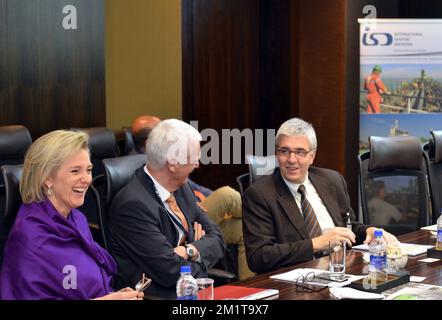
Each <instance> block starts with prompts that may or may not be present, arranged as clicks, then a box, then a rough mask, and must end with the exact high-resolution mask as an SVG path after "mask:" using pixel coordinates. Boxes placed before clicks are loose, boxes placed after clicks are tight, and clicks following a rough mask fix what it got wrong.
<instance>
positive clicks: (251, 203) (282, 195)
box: [243, 167, 367, 273]
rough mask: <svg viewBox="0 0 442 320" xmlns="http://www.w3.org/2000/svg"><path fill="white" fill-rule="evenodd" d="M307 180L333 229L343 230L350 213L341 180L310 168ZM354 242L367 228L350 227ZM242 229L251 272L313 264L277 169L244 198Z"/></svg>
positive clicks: (300, 218)
mask: <svg viewBox="0 0 442 320" xmlns="http://www.w3.org/2000/svg"><path fill="white" fill-rule="evenodd" d="M309 179H310V181H311V182H312V184H313V186H314V187H315V189H316V191H317V192H318V194H319V197H320V198H321V199H322V201H323V203H324V205H325V207H326V208H327V210H328V212H329V213H330V215H331V217H332V219H333V222H334V224H335V225H336V226H341V227H344V226H345V219H344V217H345V214H346V212H347V210H348V209H350V211H351V215H352V221H355V216H354V213H353V211H352V210H351V207H350V200H349V196H348V193H347V186H346V183H345V180H344V178H343V177H342V176H341V175H340V174H339V173H338V172H336V171H332V170H328V169H320V168H315V167H310V169H309ZM352 227H353V232H354V233H355V234H356V236H357V241H358V242H362V241H363V240H364V239H365V231H366V229H367V226H364V225H361V224H359V223H353V226H352ZM243 229H244V241H245V245H246V254H247V261H248V264H249V267H250V269H251V270H253V271H255V272H257V273H265V272H268V271H271V270H276V269H279V268H281V267H285V266H290V265H294V264H297V263H300V262H304V261H308V260H312V259H313V257H314V254H313V244H312V241H311V239H310V237H309V234H308V231H307V229H306V227H305V224H304V218H303V216H302V214H301V212H300V210H299V208H298V206H297V204H296V201H295V199H294V198H293V195H292V194H291V192H290V190H289V188H288V186H287V184H286V183H285V182H284V180H283V179H282V177H281V173H280V171H279V169H275V172H274V173H273V174H272V175H268V176H265V177H262V178H260V179H258V180H257V181H256V182H254V183H253V185H251V186H250V187H249V188H248V189H247V190H246V192H245V194H244V201H243Z"/></svg>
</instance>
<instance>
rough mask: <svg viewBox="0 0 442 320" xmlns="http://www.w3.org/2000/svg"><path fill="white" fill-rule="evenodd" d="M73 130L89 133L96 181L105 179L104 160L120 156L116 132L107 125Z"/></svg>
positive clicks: (93, 173) (93, 174) (93, 172)
mask: <svg viewBox="0 0 442 320" xmlns="http://www.w3.org/2000/svg"><path fill="white" fill-rule="evenodd" d="M72 130H80V131H83V132H86V133H87V134H88V136H89V150H90V153H91V162H92V164H93V166H94V167H93V169H92V176H93V177H94V183H95V181H96V180H99V179H104V178H105V177H104V173H105V170H104V167H103V162H102V160H103V159H107V158H114V157H117V156H118V147H117V140H116V138H115V133H114V132H113V131H112V130H111V129H108V128H105V127H91V128H73V129H72ZM94 185H95V184H94Z"/></svg>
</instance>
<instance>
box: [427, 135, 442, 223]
mask: <svg viewBox="0 0 442 320" xmlns="http://www.w3.org/2000/svg"><path fill="white" fill-rule="evenodd" d="M431 135H432V140H430V142H429V143H427V144H426V145H424V147H423V148H424V150H425V152H426V157H425V160H426V162H427V167H428V178H429V180H430V194H431V206H432V217H431V221H432V223H433V224H436V222H437V218H439V214H440V213H441V211H442V131H431Z"/></svg>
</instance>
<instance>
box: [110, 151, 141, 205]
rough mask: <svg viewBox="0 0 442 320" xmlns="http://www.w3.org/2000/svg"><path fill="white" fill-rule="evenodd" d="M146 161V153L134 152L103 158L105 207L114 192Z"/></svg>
mask: <svg viewBox="0 0 442 320" xmlns="http://www.w3.org/2000/svg"><path fill="white" fill-rule="evenodd" d="M145 163H146V155H144V154H135V155H128V156H123V157H117V158H110V159H103V166H104V169H105V172H106V187H107V188H106V198H105V199H106V201H105V206H106V208H108V207H109V204H110V203H111V201H112V199H113V198H114V196H115V194H116V193H117V192H118V191H120V189H121V188H123V187H124V186H125V185H126V184H127V182H128V181H129V179H130V178H131V177H132V176H133V175H134V173H135V171H136V170H137V169H138V168H139V167H141V166H142V165H143V164H145Z"/></svg>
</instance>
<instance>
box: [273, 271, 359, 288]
mask: <svg viewBox="0 0 442 320" xmlns="http://www.w3.org/2000/svg"><path fill="white" fill-rule="evenodd" d="M310 272H314V274H315V276H317V275H318V274H321V273H330V272H329V271H327V270H321V269H310V268H302V269H295V270H292V271H289V272H284V273H280V274H276V275H274V276H270V279H275V280H282V281H289V282H296V281H297V279H299V277H301V276H304V277H305V276H306V275H307V274H308V273H310ZM346 276H347V277H348V279H347V280H346V281H342V282H335V281H324V280H322V279H319V278H315V279H313V280H312V281H309V282H307V283H308V284H311V285H318V286H328V287H343V286H346V285H348V284H350V283H351V282H353V281H356V280H359V279H362V278H364V277H366V276H355V275H351V274H346Z"/></svg>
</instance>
